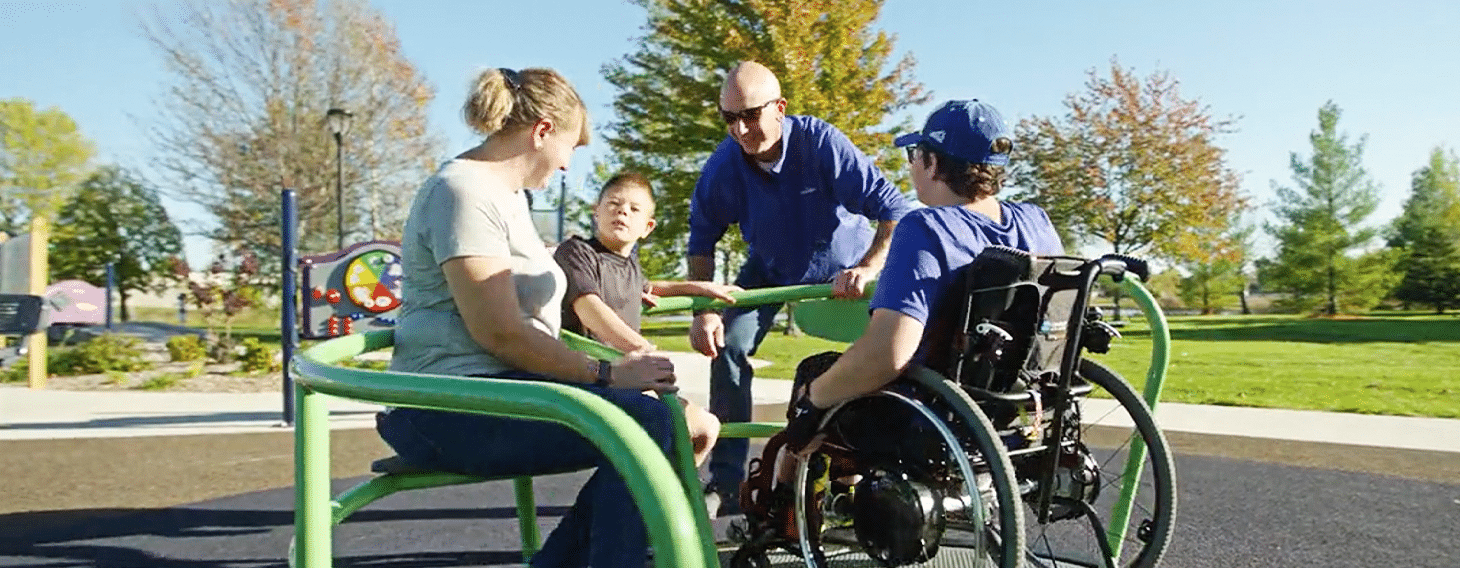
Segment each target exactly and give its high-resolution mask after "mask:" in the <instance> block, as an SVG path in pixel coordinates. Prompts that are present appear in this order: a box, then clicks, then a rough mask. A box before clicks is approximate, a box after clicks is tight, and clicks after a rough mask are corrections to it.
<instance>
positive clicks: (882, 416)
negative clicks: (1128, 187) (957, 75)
mask: <svg viewBox="0 0 1460 568" xmlns="http://www.w3.org/2000/svg"><path fill="white" fill-rule="evenodd" d="M1006 128H1007V127H1006V126H1005V124H1004V122H1003V119H1002V117H1000V116H999V114H998V112H997V111H996V110H995V109H993V107H991V106H989V105H987V104H984V103H981V102H978V101H950V102H948V103H946V104H944V105H943V106H942V107H940V108H939V109H937V110H935V111H934V112H933V114H932V115H930V116H929V118H928V121H927V123H926V124H925V126H924V128H923V130H922V131H921V132H918V133H912V134H908V135H904V136H901V137H899V138H898V140H897V144H898V145H899V146H906V147H908V159H909V162H910V165H911V170H912V171H911V174H912V175H911V177H912V179H913V183H914V185H915V187H916V189H917V193H918V198H919V200H921V201H923V202H924V203H926V204H927V205H929V206H930V207H928V208H925V209H921V210H918V211H914V212H913V213H910V214H909V215H908V216H906V217H904V219H903V220H902V221H901V222H900V223H899V225H898V227H897V230H896V233H895V234H894V237H893V241H892V245H891V247H892V248H891V251H890V252H889V255H888V261H887V264H886V266H885V267H884V269H883V271H882V274H881V278H880V279H879V281H878V285H877V289H876V291H875V292H874V295H873V298H872V300H871V302H870V305H869V308H870V309H871V311H872V312H871V319H870V321H869V323H868V325H867V329H866V331H865V332H864V334H863V335H862V336H861V337H860V338H859V339H858V340H857V341H855V342H854V343H853V344H852V345H851V346H850V347H849V348H848V349H847V351H846V352H845V353H844V354H840V355H838V354H836V353H834V352H833V353H822V354H819V355H815V356H812V357H809V358H807V359H806V360H804V361H802V363H801V365H800V366H798V368H797V372H796V384H795V386H794V387H793V398H792V401H791V405H790V408H789V409H788V411H787V418H788V422H787V426H786V429H785V431H783V432H782V433H780V434H778V435H777V436H775V437H773V438H771V439H770V440H769V441H768V443H767V445H766V448H765V450H764V452H763V454H762V456H761V457H760V458H758V459H756V460H752V462H751V465H750V475H749V477H748V479H747V480H746V482H745V484H744V486H743V487H742V491H741V501H742V503H741V505H742V508H743V510H744V511H745V514H746V517H745V522H744V523H743V524H741V525H738V526H737V528H736V529H735V530H734V531H733V532H734V534H732V537H733V538H735V539H736V540H739V541H740V542H741V545H740V547H739V549H738V550H737V551H736V552H735V554H734V555H733V556H732V557H731V565H732V566H734V567H736V568H740V567H758V566H767V565H769V564H771V562H772V558H773V555H774V557H775V558H780V559H789V561H790V562H791V563H792V564H801V563H804V564H805V565H808V566H815V567H827V566H863V565H865V566H907V565H926V566H1001V567H1015V566H1153V565H1155V564H1156V563H1157V562H1159V559H1160V556H1161V554H1162V552H1163V551H1164V548H1165V544H1166V541H1167V539H1168V538H1169V534H1170V528H1171V520H1172V518H1173V516H1174V511H1175V493H1174V478H1173V474H1172V468H1171V462H1170V456H1169V454H1168V453H1167V450H1166V447H1165V442H1164V439H1163V438H1162V437H1161V435H1160V432H1159V430H1157V429H1156V427H1155V424H1154V422H1153V421H1152V419H1151V416H1150V412H1149V410H1147V409H1146V407H1145V404H1144V402H1143V401H1142V400H1141V398H1140V397H1139V396H1137V395H1136V394H1135V392H1134V390H1133V389H1131V387H1130V386H1129V385H1127V384H1126V383H1125V381H1124V380H1123V379H1121V378H1120V377H1118V376H1117V375H1115V374H1114V373H1113V372H1111V371H1109V370H1108V369H1106V368H1104V367H1103V366H1100V365H1099V364H1097V363H1095V362H1094V361H1090V360H1085V359H1082V358H1081V357H1080V354H1081V352H1082V351H1092V352H1104V350H1106V349H1107V348H1108V347H1109V344H1110V341H1111V340H1112V339H1113V338H1115V337H1118V333H1116V331H1115V329H1114V328H1113V327H1111V326H1110V325H1108V324H1106V323H1105V322H1103V321H1101V319H1100V314H1099V312H1098V310H1094V309H1091V308H1090V307H1089V295H1090V291H1091V288H1092V287H1093V283H1094V281H1095V279H1096V278H1097V277H1098V276H1100V275H1101V274H1107V275H1110V276H1112V277H1114V278H1117V279H1119V278H1122V277H1123V276H1124V275H1125V273H1126V272H1127V271H1130V272H1132V273H1135V274H1137V275H1138V276H1140V277H1141V278H1143V279H1144V278H1145V277H1146V276H1147V274H1146V270H1147V268H1146V266H1145V264H1144V263H1143V262H1140V261H1138V260H1135V259H1131V258H1126V257H1119V256H1114V255H1110V256H1106V257H1103V258H1100V259H1096V260H1092V261H1084V260H1081V259H1076V258H1070V257H1064V256H1060V255H1062V254H1063V248H1062V246H1061V244H1060V242H1059V239H1058V236H1057V235H1056V232H1055V230H1054V228H1053V226H1052V225H1051V223H1050V221H1049V217H1048V216H1047V214H1045V212H1044V211H1043V210H1041V209H1039V208H1038V207H1036V206H1033V205H1030V204H1016V203H1005V202H1000V201H999V200H998V199H997V198H996V197H995V195H996V194H997V192H998V190H999V187H1000V186H1001V185H1002V181H1003V177H1004V175H1003V166H1005V165H1006V164H1007V161H1008V152H1009V151H1010V150H1011V149H1012V143H1011V141H1010V138H1009V136H1008V133H1007V130H1006ZM1092 396H1101V397H1105V398H1107V399H1114V400H1113V402H1110V401H1104V402H1100V403H1096V402H1094V401H1093V400H1091V397H1092ZM1097 411H1098V412H1097ZM1096 414H1098V416H1097V415H1096ZM1110 415H1114V416H1113V418H1112V417H1111V416H1110ZM1132 442H1135V443H1134V444H1133V443H1132ZM1130 456H1134V457H1135V458H1137V459H1136V460H1134V463H1128V461H1127V459H1126V458H1127V457H1130ZM1137 465H1139V466H1141V467H1139V468H1137V467H1136V466H1137ZM1132 489H1134V493H1133V494H1132V493H1131V490H1132ZM1131 497H1133V498H1131ZM1127 502H1129V504H1127ZM787 557H788V558H787ZM777 563H778V564H779V563H780V562H777Z"/></svg>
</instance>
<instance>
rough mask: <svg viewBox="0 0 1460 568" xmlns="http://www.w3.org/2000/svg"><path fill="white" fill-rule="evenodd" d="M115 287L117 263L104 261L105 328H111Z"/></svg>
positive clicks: (109, 329) (108, 329)
mask: <svg viewBox="0 0 1460 568" xmlns="http://www.w3.org/2000/svg"><path fill="white" fill-rule="evenodd" d="M116 287H117V264H116V263H115V262H108V263H106V330H107V331H111V330H112V290H115V289H116Z"/></svg>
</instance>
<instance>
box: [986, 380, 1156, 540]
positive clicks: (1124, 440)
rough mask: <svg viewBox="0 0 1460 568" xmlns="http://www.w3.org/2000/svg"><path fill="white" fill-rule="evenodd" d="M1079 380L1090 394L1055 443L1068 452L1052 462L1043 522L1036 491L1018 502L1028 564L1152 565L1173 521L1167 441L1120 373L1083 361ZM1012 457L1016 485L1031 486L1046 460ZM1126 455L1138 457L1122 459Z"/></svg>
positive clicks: (1027, 455) (1023, 456)
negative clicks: (1052, 479)
mask: <svg viewBox="0 0 1460 568" xmlns="http://www.w3.org/2000/svg"><path fill="white" fill-rule="evenodd" d="M1079 377H1080V378H1082V379H1084V380H1085V381H1086V382H1088V383H1089V384H1090V385H1091V386H1092V387H1093V391H1092V392H1091V393H1090V394H1091V395H1092V396H1088V397H1085V398H1083V399H1081V400H1080V401H1079V405H1078V413H1077V414H1075V415H1074V416H1072V418H1074V421H1072V422H1071V423H1070V424H1068V425H1067V426H1068V428H1067V430H1066V434H1065V435H1064V436H1062V437H1061V440H1062V442H1063V443H1065V444H1066V446H1067V447H1069V448H1071V450H1072V451H1070V452H1067V453H1065V454H1064V455H1063V456H1062V457H1061V458H1059V459H1060V461H1061V463H1060V464H1059V465H1058V470H1057V471H1058V473H1057V474H1056V476H1055V482H1054V484H1053V485H1054V490H1053V491H1054V494H1055V497H1054V498H1053V501H1052V502H1051V506H1050V511H1048V515H1047V516H1046V517H1045V519H1046V520H1045V522H1041V521H1040V518H1041V515H1040V511H1038V510H1035V509H1037V508H1038V506H1037V505H1036V502H1037V501H1038V499H1037V498H1036V497H1035V496H1036V495H1037V494H1038V491H1037V490H1033V491H1030V492H1029V493H1028V494H1027V495H1026V496H1025V497H1026V503H1028V504H1029V506H1030V508H1031V510H1029V511H1026V512H1025V514H1024V519H1025V536H1026V538H1027V539H1028V544H1027V547H1028V548H1027V550H1028V556H1029V557H1028V561H1029V564H1030V565H1031V566H1038V567H1046V566H1047V567H1065V566H1089V567H1104V566H1112V565H1113V566H1119V567H1122V568H1124V567H1138V568H1148V567H1152V566H1156V565H1157V564H1158V563H1159V562H1160V561H1161V556H1162V555H1163V554H1164V553H1165V551H1166V545H1167V544H1168V543H1169V541H1170V538H1171V529H1172V525H1173V522H1174V519H1175V516H1176V477H1175V473H1174V468H1173V466H1172V462H1171V453H1170V451H1169V449H1168V447H1167V445H1166V438H1165V436H1163V435H1162V434H1161V431H1160V429H1159V428H1157V426H1156V423H1155V420H1154V419H1152V417H1151V411H1150V409H1149V408H1148V407H1147V406H1146V403H1145V401H1144V400H1143V399H1142V398H1141V397H1140V396H1139V395H1137V394H1136V391H1135V390H1134V389H1133V388H1131V386H1130V385H1129V384H1128V383H1127V382H1126V381H1125V380H1124V379H1122V378H1121V377H1120V376H1119V375H1117V374H1115V373H1114V372H1113V371H1111V370H1110V369H1108V368H1106V367H1105V366H1103V365H1101V364H1099V363H1096V362H1094V361H1091V360H1088V359H1086V360H1082V361H1081V362H1080V366H1079ZM1047 435H1053V434H1052V433H1048V434H1047ZM1013 453H1014V463H1015V467H1016V468H1017V469H1018V470H1019V474H1020V475H1019V478H1020V482H1021V484H1022V485H1023V486H1024V487H1026V488H1030V487H1032V486H1035V485H1037V483H1038V481H1037V480H1038V479H1040V477H1041V474H1040V473H1039V472H1040V470H1043V469H1045V467H1047V466H1048V463H1049V462H1048V460H1047V459H1040V457H1039V454H1025V455H1021V454H1020V453H1019V452H1017V451H1015V452H1013ZM1132 455H1136V456H1138V457H1139V458H1140V459H1138V460H1129V459H1128V458H1129V457H1130V456H1132ZM1127 501H1128V502H1129V505H1128V506H1125V505H1124V503H1125V502H1127ZM1122 519H1124V520H1122ZM1102 533H1103V534H1102ZM1102 541H1103V542H1102ZM1104 558H1111V559H1113V560H1114V562H1113V563H1110V562H1107V561H1105V560H1103V559H1104Z"/></svg>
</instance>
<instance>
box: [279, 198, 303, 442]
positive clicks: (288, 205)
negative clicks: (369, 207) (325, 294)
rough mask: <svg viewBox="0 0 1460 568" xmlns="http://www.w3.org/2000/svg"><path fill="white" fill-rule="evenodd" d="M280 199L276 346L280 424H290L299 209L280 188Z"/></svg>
mask: <svg viewBox="0 0 1460 568" xmlns="http://www.w3.org/2000/svg"><path fill="white" fill-rule="evenodd" d="M281 193H282V197H283V201H284V204H283V209H284V210H283V213H282V215H281V216H282V217H283V219H282V220H283V223H282V225H283V226H284V229H283V231H284V232H283V234H282V235H281V237H282V240H281V242H280V244H281V245H282V247H281V248H282V249H283V251H282V253H281V254H280V255H279V256H280V258H281V259H282V262H283V266H282V267H281V268H282V270H281V272H280V274H282V275H283V285H284V286H283V290H282V292H283V299H284V301H283V302H282V304H283V307H282V308H281V309H280V310H279V314H280V315H279V343H280V344H281V345H280V351H281V354H282V355H283V357H284V384H283V389H284V424H288V425H292V424H294V379H293V377H291V376H290V375H289V362H290V361H293V360H294V349H295V348H296V347H298V346H299V334H298V331H297V330H296V329H295V323H294V318H295V306H296V304H295V301H296V298H295V296H296V295H297V294H298V290H297V285H296V284H295V279H296V278H297V275H296V274H295V271H296V266H297V265H298V259H297V258H295V256H296V254H298V251H297V250H296V248H297V246H296V241H297V240H298V239H299V209H298V200H297V199H296V197H295V195H294V190H293V189H291V188H284V190H283V191H282V192H281Z"/></svg>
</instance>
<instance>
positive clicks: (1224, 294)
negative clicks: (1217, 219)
mask: <svg viewBox="0 0 1460 568" xmlns="http://www.w3.org/2000/svg"><path fill="white" fill-rule="evenodd" d="M1190 235H1191V236H1197V237H1200V238H1202V239H1203V240H1205V241H1206V243H1207V244H1206V246H1205V247H1201V248H1197V249H1196V250H1198V251H1199V252H1198V253H1197V254H1196V255H1195V256H1193V257H1190V258H1187V259H1185V260H1184V261H1182V262H1181V263H1180V266H1181V268H1182V270H1184V271H1185V272H1186V277H1184V278H1182V279H1181V284H1180V287H1179V290H1180V295H1181V300H1182V301H1183V302H1185V303H1186V304H1187V305H1189V306H1192V307H1195V308H1197V309H1199V310H1201V313H1202V315H1211V314H1215V313H1217V312H1218V311H1219V310H1222V309H1224V308H1227V307H1229V306H1231V305H1233V304H1235V303H1238V302H1240V301H1242V300H1243V298H1244V296H1243V293H1244V292H1245V290H1246V288H1247V275H1246V274H1245V273H1244V271H1243V269H1244V268H1245V267H1246V264H1247V251H1248V249H1249V248H1250V241H1251V238H1252V227H1250V226H1248V225H1245V224H1243V223H1242V222H1241V221H1240V220H1231V221H1229V222H1228V228H1227V230H1226V231H1223V232H1214V231H1210V229H1206V228H1202V229H1196V230H1193V231H1192V233H1190ZM1193 248H1196V247H1193Z"/></svg>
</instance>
